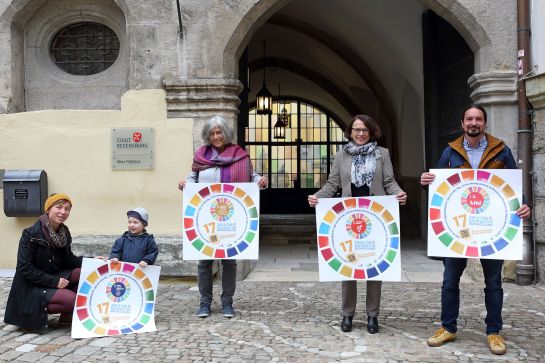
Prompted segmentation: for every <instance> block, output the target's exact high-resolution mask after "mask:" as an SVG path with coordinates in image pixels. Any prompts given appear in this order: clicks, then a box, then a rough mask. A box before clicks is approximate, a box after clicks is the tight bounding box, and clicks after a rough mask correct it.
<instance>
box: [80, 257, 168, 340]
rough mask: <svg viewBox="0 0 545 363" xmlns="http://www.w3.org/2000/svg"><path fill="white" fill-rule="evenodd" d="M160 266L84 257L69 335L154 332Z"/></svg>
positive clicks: (94, 335) (99, 335) (84, 336)
mask: <svg viewBox="0 0 545 363" xmlns="http://www.w3.org/2000/svg"><path fill="white" fill-rule="evenodd" d="M160 272H161V267H159V266H152V265H150V266H147V267H144V268H142V267H140V266H138V264H134V263H128V262H118V263H111V262H109V261H103V260H99V259H93V258H84V259H83V264H82V266H81V275H80V280H79V286H78V293H77V297H76V305H75V308H74V313H73V317H72V338H93V337H102V336H112V335H120V334H131V333H144V332H151V331H156V330H157V329H156V328H155V318H154V312H155V298H156V296H157V286H158V284H159V274H160Z"/></svg>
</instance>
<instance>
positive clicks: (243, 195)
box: [183, 183, 259, 260]
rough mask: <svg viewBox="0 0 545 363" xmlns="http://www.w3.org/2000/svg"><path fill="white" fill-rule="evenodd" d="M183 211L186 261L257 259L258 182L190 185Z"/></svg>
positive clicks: (186, 191) (186, 190)
mask: <svg viewBox="0 0 545 363" xmlns="http://www.w3.org/2000/svg"><path fill="white" fill-rule="evenodd" d="M183 212H184V216H183V258H184V260H212V259H249V260H252V259H254V260H255V259H257V258H258V254H259V187H258V186H257V184H256V183H216V184H210V183H187V184H186V186H185V188H184V194H183Z"/></svg>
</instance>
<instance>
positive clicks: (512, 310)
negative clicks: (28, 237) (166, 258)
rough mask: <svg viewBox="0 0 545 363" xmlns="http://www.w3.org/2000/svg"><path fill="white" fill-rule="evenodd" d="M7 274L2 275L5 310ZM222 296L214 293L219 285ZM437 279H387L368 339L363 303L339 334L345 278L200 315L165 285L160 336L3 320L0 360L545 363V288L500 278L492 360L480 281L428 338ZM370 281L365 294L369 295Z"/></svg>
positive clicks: (264, 285) (280, 287)
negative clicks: (24, 325) (501, 350)
mask: <svg viewBox="0 0 545 363" xmlns="http://www.w3.org/2000/svg"><path fill="white" fill-rule="evenodd" d="M10 286H11V279H9V278H1V279H0V304H1V305H0V306H1V307H2V309H1V310H0V313H1V315H2V321H3V314H4V309H3V308H4V307H5V303H6V299H7V294H8V291H9V288H10ZM215 288H216V292H217V287H216V286H215ZM440 288H441V287H440V284H439V283H414V282H401V283H384V284H383V293H382V309H381V315H380V317H379V322H380V333H379V334H375V335H370V334H368V333H367V330H366V327H365V323H364V318H365V315H364V312H363V311H364V306H363V305H364V304H359V305H358V312H359V314H358V315H357V316H356V317H355V321H354V329H353V331H352V332H350V333H343V332H342V331H341V330H340V328H339V323H340V284H339V283H317V282H304V283H296V282H242V283H240V284H239V285H238V287H237V293H236V295H235V308H236V309H237V315H236V317H235V318H233V319H225V318H223V316H222V315H221V314H220V307H219V305H218V296H215V297H214V298H215V301H214V305H213V307H212V312H213V314H212V315H211V316H210V317H209V318H206V319H199V318H197V317H196V316H195V312H196V308H197V301H198V291H197V290H196V288H195V287H194V283H180V282H173V283H171V282H168V281H167V282H162V283H161V284H160V287H159V293H158V304H157V307H156V324H157V329H158V331H157V332H154V333H145V334H132V335H125V336H120V337H106V338H98V339H80V340H73V339H71V338H70V330H69V329H67V328H55V325H56V320H57V317H56V316H54V315H53V316H51V320H50V328H48V329H46V330H45V331H42V332H39V333H37V334H34V333H32V334H25V333H23V332H22V331H21V330H19V329H17V328H16V327H14V326H6V325H5V324H4V323H3V322H2V323H1V324H0V360H2V361H14V360H15V361H24V362H35V361H39V362H52V361H64V362H80V361H81V362H99V361H130V362H134V361H182V362H184V361H188V362H189V361H213V362H225V361H232V362H241V361H250V362H255V361H263V362H269V361H273V362H292V361H297V362H303V361H304V362H332V361H342V362H447V361H461V362H485V361H486V362H488V361H505V362H516V361H533V362H544V361H545V314H544V312H545V287H543V286H529V287H521V286H517V285H514V284H504V290H505V304H504V310H503V316H504V330H503V335H504V336H505V337H506V340H507V354H506V355H504V356H493V355H492V354H491V353H489V351H488V346H487V344H486V337H485V335H484V315H485V311H484V298H483V290H482V286H480V284H475V283H467V284H462V294H463V297H462V309H461V316H460V320H459V326H460V327H459V334H458V340H456V341H455V342H453V343H449V344H446V345H444V346H442V347H439V348H430V347H428V346H427V345H426V338H427V337H428V336H429V335H431V334H432V333H433V332H434V330H435V329H436V328H437V327H438V325H439V315H440V311H439V295H440ZM364 291H365V284H362V285H361V291H360V293H359V296H360V300H363V296H364Z"/></svg>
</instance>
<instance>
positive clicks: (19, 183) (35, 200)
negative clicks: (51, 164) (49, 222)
mask: <svg viewBox="0 0 545 363" xmlns="http://www.w3.org/2000/svg"><path fill="white" fill-rule="evenodd" d="M3 186H4V214H5V215H6V216H8V217H34V216H39V215H40V214H42V210H43V205H44V203H45V200H46V199H47V173H46V172H45V171H43V170H6V171H5V173H4V182H3Z"/></svg>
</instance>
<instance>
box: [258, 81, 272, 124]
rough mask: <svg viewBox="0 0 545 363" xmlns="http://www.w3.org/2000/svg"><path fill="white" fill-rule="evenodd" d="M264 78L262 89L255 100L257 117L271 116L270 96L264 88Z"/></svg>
mask: <svg viewBox="0 0 545 363" xmlns="http://www.w3.org/2000/svg"><path fill="white" fill-rule="evenodd" d="M264 80H265V76H263V88H261V91H259V92H258V94H257V100H256V103H257V105H256V108H257V110H256V112H257V114H258V115H270V114H272V95H271V93H270V92H269V90H268V89H267V87H266V86H265V81H264Z"/></svg>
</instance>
